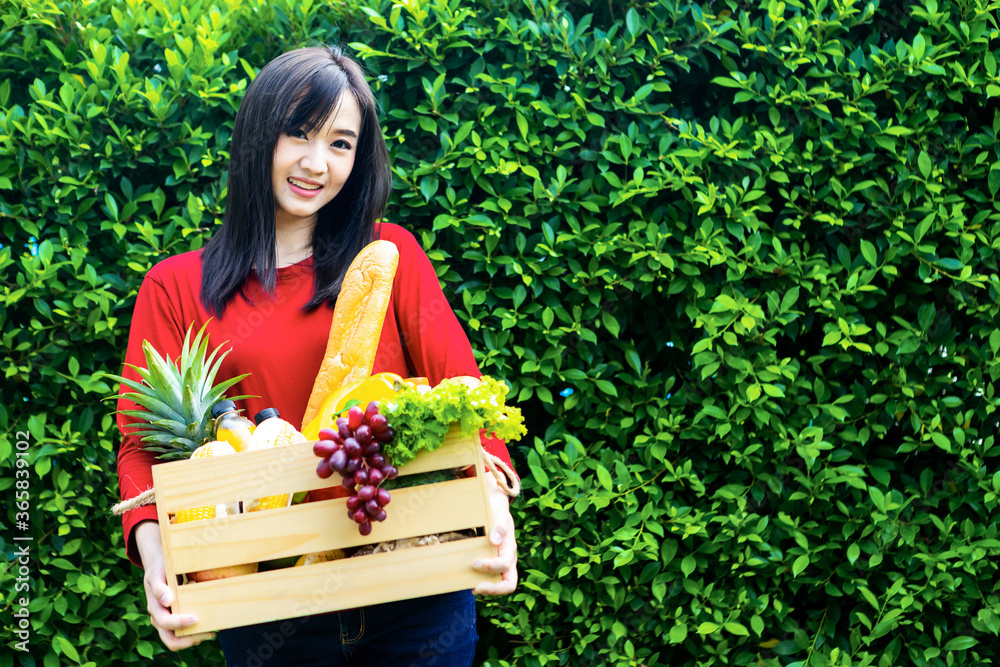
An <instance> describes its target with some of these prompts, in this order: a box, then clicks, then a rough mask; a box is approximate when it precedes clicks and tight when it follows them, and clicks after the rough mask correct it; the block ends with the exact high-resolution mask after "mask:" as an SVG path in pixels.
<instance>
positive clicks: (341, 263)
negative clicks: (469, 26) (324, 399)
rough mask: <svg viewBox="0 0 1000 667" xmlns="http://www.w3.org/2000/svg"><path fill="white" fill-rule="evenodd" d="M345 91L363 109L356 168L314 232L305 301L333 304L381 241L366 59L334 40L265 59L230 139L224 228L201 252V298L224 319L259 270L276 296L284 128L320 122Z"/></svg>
mask: <svg viewBox="0 0 1000 667" xmlns="http://www.w3.org/2000/svg"><path fill="white" fill-rule="evenodd" d="M345 91H349V92H350V93H351V94H353V95H354V98H355V100H356V101H357V103H358V108H359V109H360V110H361V132H360V136H359V137H358V141H357V146H356V153H355V157H354V168H353V169H352V170H351V175H350V176H349V177H348V179H347V182H346V183H344V186H343V188H342V189H341V191H340V192H339V193H337V196H336V197H334V199H333V200H331V201H330V203H328V204H327V205H326V206H324V207H323V208H322V209H320V211H319V214H318V216H317V220H316V227H315V228H314V230H313V237H312V249H313V266H314V268H315V272H316V279H315V286H314V289H313V296H312V298H311V299H310V300H309V302H308V303H307V304H306V305H305V309H306V310H315V309H316V308H318V307H319V306H320V305H321V304H323V303H326V304H327V305H328V306H330V307H331V308H332V307H333V305H334V303H335V302H336V299H337V295H338V294H339V293H340V286H341V284H342V283H343V280H344V274H345V273H346V272H347V268H348V266H349V265H350V263H351V261H352V260H353V259H354V258H355V257H356V256H357V254H358V253H359V252H360V251H361V249H362V248H363V247H364V246H365V245H367V244H368V243H370V242H371V241H373V240H374V239H375V223H376V221H377V220H378V219H379V218H381V217H382V215H383V213H384V212H385V205H386V202H387V201H388V199H389V191H390V189H391V187H392V173H391V171H390V168H389V151H388V149H387V148H386V145H385V138H384V137H383V136H382V128H381V125H380V124H379V121H378V110H377V106H376V102H375V96H374V95H373V94H372V91H371V88H370V87H369V85H368V83H367V81H366V80H365V76H364V72H363V71H362V69H361V67H360V66H359V65H358V63H357V62H355V61H354V60H353V59H352V58H351V57H350V56H347V55H345V54H344V52H343V50H342V49H340V48H339V47H337V46H331V47H309V48H304V49H298V50H295V51H290V52H288V53H285V54H282V55H280V56H278V57H277V58H275V59H274V60H272V61H271V62H269V63H268V64H267V65H266V66H265V67H264V68H263V69H262V70H261V71H260V72H259V73H258V74H257V78H255V79H254V81H253V83H251V84H250V87H249V88H248V89H247V92H246V95H245V96H244V97H243V101H242V102H241V103H240V109H239V112H238V113H237V114H236V123H235V126H234V128H233V138H232V141H231V144H230V155H229V178H228V193H227V196H226V212H225V216H224V218H223V223H222V227H221V228H220V229H219V230H218V231H217V232H216V233H215V234H214V235H213V236H212V238H211V239H210V240H209V242H208V243H207V244H206V245H205V249H204V251H203V253H202V278H201V302H202V304H204V306H205V308H206V310H208V311H209V312H210V313H212V314H213V315H215V316H217V317H222V314H223V312H224V311H225V309H226V306H227V305H228V304H229V302H230V301H232V299H233V298H235V297H236V295H237V294H239V295H240V296H241V297H242V298H244V299H246V298H248V297H247V295H246V294H245V293H244V291H243V287H244V284H245V282H246V280H247V278H248V277H249V276H250V274H251V273H252V272H256V274H257V279H258V280H259V281H260V284H261V286H262V287H263V288H264V290H265V291H267V292H268V293H269V294H274V290H275V285H276V283H277V251H276V249H275V242H276V232H275V214H274V191H273V189H272V186H271V168H272V164H273V160H274V149H275V145H276V144H277V143H278V138H279V137H280V135H282V134H290V133H292V132H294V131H296V130H305V131H306V132H307V133H308V132H311V131H313V130H314V129H316V128H319V127H322V126H323V125H324V124H325V123H326V121H327V119H328V118H329V117H330V115H331V114H333V113H335V108H336V107H337V106H338V102H339V100H340V96H341V95H343V94H344V93H345Z"/></svg>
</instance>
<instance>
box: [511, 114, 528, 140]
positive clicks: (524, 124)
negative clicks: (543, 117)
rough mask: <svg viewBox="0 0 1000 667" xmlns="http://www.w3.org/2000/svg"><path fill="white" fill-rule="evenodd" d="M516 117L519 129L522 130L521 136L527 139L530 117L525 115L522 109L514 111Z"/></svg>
mask: <svg viewBox="0 0 1000 667" xmlns="http://www.w3.org/2000/svg"><path fill="white" fill-rule="evenodd" d="M514 118H516V119H517V129H518V130H520V131H521V138H522V139H524V140H525V141H527V140H528V119H527V118H525V117H524V114H522V113H521V112H520V111H517V112H515V113H514Z"/></svg>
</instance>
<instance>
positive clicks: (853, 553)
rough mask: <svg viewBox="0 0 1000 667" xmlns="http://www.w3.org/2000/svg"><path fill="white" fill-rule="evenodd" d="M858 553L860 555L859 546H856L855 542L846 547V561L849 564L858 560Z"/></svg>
mask: <svg viewBox="0 0 1000 667" xmlns="http://www.w3.org/2000/svg"><path fill="white" fill-rule="evenodd" d="M860 555H861V547H859V546H858V544H857V542H855V543H854V544H852V545H851V546H849V547H847V561H848V562H849V563H850V564H851V565H854V563H855V562H856V561H857V560H858V557H859V556H860Z"/></svg>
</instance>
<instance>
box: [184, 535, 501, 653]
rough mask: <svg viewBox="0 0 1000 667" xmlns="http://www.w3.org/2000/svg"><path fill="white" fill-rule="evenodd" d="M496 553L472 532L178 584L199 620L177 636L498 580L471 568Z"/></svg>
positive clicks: (491, 546) (389, 600)
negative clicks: (442, 540)
mask: <svg viewBox="0 0 1000 667" xmlns="http://www.w3.org/2000/svg"><path fill="white" fill-rule="evenodd" d="M496 553H497V550H496V547H494V546H493V545H491V544H490V543H489V542H488V540H487V538H486V537H476V538H470V539H467V540H460V541H456V542H447V543H444V544H436V545H430V546H425V547H418V548H413V549H404V550H402V551H394V552H391V553H384V554H372V555H369V556H363V557H359V558H346V559H343V560H338V561H330V562H327V563H316V564H314V565H309V566H306V567H293V568H287V569H284V570H274V571H271V572H259V573H257V574H250V575H245V576H242V577H234V578H231V579H223V580H219V581H210V582H204V583H198V584H190V585H187V586H181V587H180V590H179V593H178V595H179V597H178V601H179V603H180V605H181V606H182V607H183V609H184V610H185V613H191V614H195V615H197V616H198V623H197V624H196V625H194V626H192V627H191V628H188V629H187V630H183V631H177V634H178V635H187V634H194V633H197V632H210V631H214V630H221V629H225V628H232V627H238V626H242V625H249V624H253V623H263V622H266V621H276V620H280V619H286V618H295V617H298V616H305V615H310V614H319V613H323V612H329V611H339V610H343V609H350V608H353V607H357V606H359V605H371V604H379V603H382V602H391V601H395V600H404V599H409V598H417V597H423V596H427V595H434V594H437V593H447V592H451V591H459V590H468V589H471V588H474V587H475V586H477V585H478V584H479V583H481V582H484V581H499V580H500V576H499V575H486V574H483V573H481V572H477V571H475V570H473V569H472V563H473V561H475V560H476V559H479V558H492V557H495V556H496Z"/></svg>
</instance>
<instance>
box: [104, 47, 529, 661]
mask: <svg viewBox="0 0 1000 667" xmlns="http://www.w3.org/2000/svg"><path fill="white" fill-rule="evenodd" d="M390 184H391V175H390V170H389V164H388V151H387V150H386V146H385V141H384V139H383V137H382V130H381V127H380V125H379V122H378V117H377V113H376V104H375V99H374V96H373V95H372V92H371V89H370V88H369V87H368V85H367V83H366V82H365V79H364V76H363V73H362V71H361V68H360V67H359V66H358V65H357V64H356V63H355V62H354V61H353V60H351V59H350V58H348V57H347V56H345V55H344V54H343V53H342V52H341V51H340V49H338V48H336V47H334V48H307V49H300V50H297V51H292V52H290V53H286V54H284V55H282V56H280V57H278V58H276V59H275V60H274V61H272V62H271V63H269V64H268V65H267V66H266V67H264V69H263V70H261V71H260V73H259V74H258V75H257V78H256V79H255V80H254V82H253V83H252V84H251V85H250V87H249V88H248V90H247V93H246V96H245V97H244V99H243V101H242V103H241V105H240V110H239V113H238V114H237V117H236V123H235V127H234V131H233V138H232V144H231V151H230V165H229V180H228V195H227V205H226V213H225V218H224V222H223V225H222V227H221V228H220V229H219V230H218V231H217V232H216V233H215V235H214V236H213V237H212V239H211V240H210V241H209V242H208V244H207V245H206V247H205V248H204V250H203V251H196V252H191V253H185V254H182V255H178V256H176V257H172V258H169V259H167V260H165V261H163V262H161V263H160V264H158V265H156V266H155V267H154V268H153V269H152V270H150V272H149V273H148V275H147V276H146V279H145V281H144V282H143V285H142V287H141V289H140V291H139V296H138V298H137V300H136V306H135V311H134V315H133V321H132V328H131V331H130V334H129V344H128V350H127V352H126V362H127V363H132V364H137V365H140V366H142V365H144V358H143V356H142V351H141V344H142V341H143V340H148V341H149V342H150V343H151V344H152V345H153V347H154V348H156V349H157V350H159V351H160V352H161V353H168V354H170V356H172V357H174V356H176V355H177V354H178V352H179V350H180V346H181V342H182V340H183V336H184V331H185V330H186V329H187V327H188V326H189V325H190V324H191V323H192V322H193V323H194V325H195V328H196V329H197V328H198V327H200V326H201V325H202V324H203V323H205V322H206V321H207V322H208V332H209V336H210V340H211V341H212V345H213V346H215V345H218V344H220V343H221V342H222V341H229V343H230V344H231V345H230V346H231V348H232V351H231V352H230V353H229V355H228V356H227V357H226V359H225V361H224V363H223V365H222V368H221V369H220V372H219V376H218V378H219V379H220V380H221V379H223V378H225V377H233V376H236V375H238V374H242V373H251V375H250V377H248V378H246V379H245V380H243V381H242V382H240V383H239V384H238V385H236V387H234V388H233V389H232V390H231V391H230V394H247V395H257V396H261V397H262V398H258V399H247V400H246V401H243V402H242V404H241V405H240V407H242V408H244V409H245V411H246V413H247V414H255V413H256V412H257V411H259V410H260V409H262V408H264V407H269V406H274V407H277V408H278V410H279V411H280V413H281V415H282V416H283V417H284V418H285V419H287V420H288V421H290V422H291V423H293V424H297V423H299V422H300V421H301V418H302V415H303V412H304V410H305V406H306V402H307V401H308V395H309V392H310V391H311V388H312V382H313V378H314V377H315V375H316V372H317V370H318V369H319V365H320V362H321V359H322V356H323V352H324V351H325V347H326V341H327V337H328V335H329V331H330V323H331V319H332V314H333V305H334V303H335V300H336V296H337V294H338V292H339V289H340V284H341V281H342V279H343V276H344V273H345V271H346V270H347V267H348V265H349V263H350V262H351V260H352V259H353V258H354V257H355V256H356V255H357V253H358V252H359V251H360V250H361V248H363V247H364V246H365V245H366V244H368V243H369V242H370V241H372V240H374V239H375V238H382V239H385V240H389V241H391V242H393V243H395V244H396V246H397V247H398V249H399V252H400V259H399V266H398V268H397V273H396V278H395V281H394V285H393V291H392V296H391V298H390V302H389V309H388V312H387V314H386V319H385V323H384V326H383V329H382V335H381V338H380V340H379V346H378V352H377V354H376V359H375V366H374V369H373V372H375V373H378V372H394V373H398V374H400V375H403V376H425V377H427V378H428V379H429V380H430V382H431V383H432V384H434V383H437V382H439V381H440V380H442V379H443V378H445V377H453V376H459V375H479V369H478V367H477V365H476V363H475V360H474V358H473V355H472V349H471V346H470V345H469V342H468V339H467V338H466V336H465V334H464V332H463V331H462V328H461V325H460V324H459V323H458V320H457V318H456V317H455V315H454V313H453V312H452V310H451V308H450V306H449V305H448V303H447V301H446V300H445V298H444V295H443V293H442V292H441V289H440V287H439V285H438V282H437V276H436V274H435V272H434V269H433V267H432V266H431V264H430V261H429V260H428V258H427V256H426V255H425V254H424V252H423V250H422V249H421V247H420V244H419V243H418V242H417V241H416V239H414V237H413V235H412V234H410V233H409V232H407V231H405V230H403V229H401V228H400V227H397V226H395V225H391V224H387V223H383V224H377V222H376V221H377V220H378V219H379V217H380V216H381V215H382V213H383V210H384V207H385V204H386V201H387V200H388V197H389V189H390ZM227 347H228V346H227ZM124 375H125V376H126V377H130V378H133V379H134V378H136V374H135V372H134V371H132V370H131V369H130V368H129V367H128V366H126V368H125V371H124ZM132 408H133V406H132V404H130V403H128V402H127V401H125V400H123V399H122V400H120V401H119V410H122V409H132ZM118 422H119V428H120V429H121V430H122V433H123V434H124V437H123V442H122V447H121V452H120V454H119V458H118V472H119V481H120V486H121V493H122V498H123V499H127V498H132V497H134V496H136V495H138V494H139V493H140V492H142V491H144V490H145V489H146V488H148V487H149V486H151V479H152V477H151V473H150V467H151V465H152V463H153V457H152V455H151V454H149V453H148V452H146V451H144V450H143V449H142V447H141V443H140V442H139V441H138V439H137V438H136V437H135V436H132V435H130V433H131V431H132V430H133V429H132V426H134V422H135V420H133V419H130V418H127V417H124V416H122V415H120V414H119V418H118ZM484 446H485V447H486V449H487V451H491V452H492V453H494V454H496V455H498V456H500V458H501V459H503V460H505V461H506V462H507V463H509V462H510V457H509V454H508V453H507V450H506V447H505V446H504V445H503V443H502V442H499V441H491V440H484ZM487 482H488V483H490V482H492V478H491V477H490V476H487ZM494 486H495V483H494ZM490 493H491V500H490V502H491V505H492V510H493V512H494V516H496V517H498V520H497V521H496V526H497V528H496V530H495V531H494V535H492V536H491V540H493V543H494V544H497V545H498V546H499V550H498V551H499V556H498V557H497V558H495V559H491V560H487V561H483V562H481V563H476V564H474V566H475V567H476V568H477V569H478V570H480V571H482V572H484V573H502V575H503V577H502V581H501V582H500V583H497V584H494V583H490V582H484V583H483V584H481V585H480V586H479V587H477V588H476V590H475V591H474V592H475V593H476V594H482V595H505V594H509V593H510V592H512V591H513V590H514V588H515V586H516V584H517V568H516V544H515V539H514V526H513V521H512V519H511V516H510V511H509V508H508V500H507V497H506V496H505V495H504V494H503V493H502V492H501V491H500V490H499V489H498V488H492V489H491V492H490ZM155 518H156V514H155V508H153V507H151V506H147V507H142V508H139V509H136V510H133V511H131V512H128V513H126V514H125V515H124V517H123V524H124V529H125V535H126V543H127V553H128V556H129V558H130V559H131V560H132V561H133V562H134V563H136V564H137V565H141V566H142V567H144V569H145V576H144V580H143V581H144V586H145V590H146V598H147V608H148V610H149V613H150V619H151V622H152V624H153V626H154V627H156V628H157V630H158V631H159V634H160V638H161V639H162V641H163V643H164V644H165V645H166V646H167V647H168V648H170V649H171V650H175V651H176V650H180V649H183V648H186V647H189V646H192V645H194V644H198V643H200V642H201V641H203V640H205V639H208V638H210V637H211V636H212V635H210V634H197V635H192V636H187V637H177V636H175V635H174V630H177V629H179V628H185V627H188V626H191V625H193V624H194V623H196V622H197V620H196V619H194V618H192V617H189V616H180V615H176V614H172V613H170V609H169V607H170V605H171V602H172V593H171V591H170V588H169V587H168V586H167V584H166V576H165V573H164V565H163V551H162V546H161V544H160V536H159V529H158V527H157V525H156V522H155ZM358 602H359V603H360V604H363V602H364V601H363V600H359V601H358ZM445 639H447V640H448V641H444V640H445ZM331 642H332V643H333V645H332V646H331ZM475 642H476V633H475V605H474V598H473V597H472V593H470V592H469V591H463V592H460V593H454V594H448V595H442V596H434V597H430V598H423V599H419V600H412V601H403V602H399V603H390V604H387V605H375V606H371V607H365V608H361V609H355V610H349V611H346V612H339V613H336V614H327V615H321V616H314V617H308V618H305V619H295V620H292V621H286V622H284V623H277V624H264V625H263V626H250V627H248V628H237V629H234V630H224V631H222V645H223V650H224V652H225V654H226V660H227V663H228V664H231V665H264V664H276V665H281V664H287V665H296V666H299V665H308V664H316V665H342V664H345V665H346V664H354V663H355V662H356V663H357V664H361V663H362V662H363V664H366V665H376V664H385V665H411V664H412V665H424V664H427V665H431V664H433V665H438V666H440V665H467V664H470V663H471V660H472V655H473V653H474V649H475Z"/></svg>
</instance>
